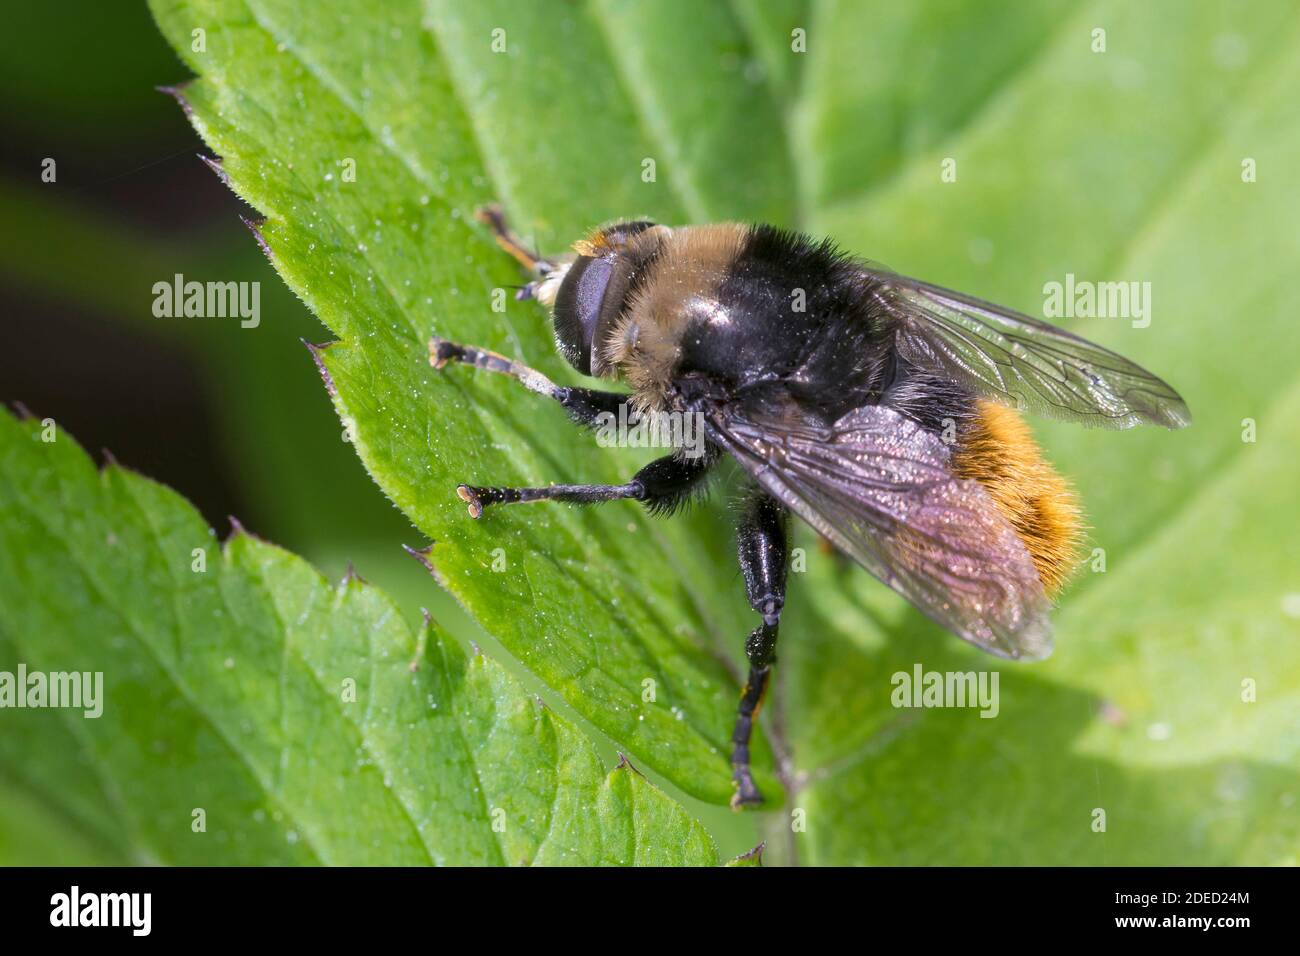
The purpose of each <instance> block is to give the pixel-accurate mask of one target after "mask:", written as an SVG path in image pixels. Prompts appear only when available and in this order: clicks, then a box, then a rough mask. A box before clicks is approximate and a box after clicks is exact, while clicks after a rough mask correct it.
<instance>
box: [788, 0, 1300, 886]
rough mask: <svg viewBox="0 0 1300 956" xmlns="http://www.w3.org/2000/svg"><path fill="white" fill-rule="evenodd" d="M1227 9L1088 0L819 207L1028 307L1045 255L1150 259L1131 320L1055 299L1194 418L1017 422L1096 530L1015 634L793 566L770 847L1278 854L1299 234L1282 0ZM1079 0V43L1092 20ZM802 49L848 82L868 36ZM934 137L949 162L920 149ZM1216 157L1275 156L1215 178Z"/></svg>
mask: <svg viewBox="0 0 1300 956" xmlns="http://www.w3.org/2000/svg"><path fill="white" fill-rule="evenodd" d="M1031 6H1033V5H1031ZM1175 7H1176V9H1177V11H1178V17H1179V23H1180V28H1179V30H1178V31H1177V32H1176V33H1174V32H1170V31H1169V30H1168V29H1167V25H1168V23H1169V20H1168V18H1169V17H1170V16H1173V15H1174V13H1173V11H1174V9H1175ZM1252 11H1253V12H1252V16H1251V17H1250V18H1241V17H1239V16H1237V15H1235V14H1234V13H1233V12H1232V11H1229V10H1223V9H1220V8H1219V7H1218V6H1217V5H1215V4H1209V3H1205V4H1177V5H1171V4H1160V3H1154V4H1139V5H1131V4H1129V5H1120V4H1092V5H1086V6H1084V7H1082V8H1080V10H1079V12H1077V13H1076V14H1075V15H1073V16H1070V17H1066V18H1063V19H1062V20H1061V21H1060V22H1059V23H1058V24H1057V25H1056V26H1055V27H1054V28H1053V29H1051V30H1050V31H1047V32H1046V33H1044V34H1043V35H1042V36H1041V37H1040V39H1039V41H1038V42H1039V49H1038V51H1037V52H1036V53H1035V54H1034V56H1032V57H1031V58H1029V59H1027V60H1026V61H1025V62H1024V63H1023V65H1021V66H1020V67H1019V68H1018V69H1017V70H1016V71H1015V72H1014V73H1012V74H1010V75H1009V76H1007V77H1005V78H1004V79H1003V80H1002V81H1001V83H1000V85H999V87H998V89H997V90H996V95H995V96H993V97H991V98H986V99H985V101H984V102H983V103H982V104H980V105H979V106H978V107H977V108H976V109H974V110H973V111H972V112H971V113H970V114H969V115H966V116H964V117H962V118H961V120H960V122H958V123H956V124H955V125H954V126H953V128H952V129H950V130H949V131H947V132H945V133H944V134H943V135H942V136H941V137H940V138H939V141H938V142H937V143H936V144H934V145H933V146H931V147H928V148H925V149H923V150H921V151H920V152H918V153H917V154H916V155H915V156H914V157H912V158H911V160H910V162H905V163H903V165H902V166H901V168H900V172H899V173H898V174H897V175H895V176H894V177H892V178H889V179H886V180H885V181H883V182H882V183H879V184H877V185H875V186H874V187H873V188H871V189H869V190H867V191H866V192H865V193H863V194H862V195H859V196H855V197H850V198H843V199H841V200H840V201H838V202H835V203H832V204H830V205H828V206H827V207H825V208H824V209H822V210H820V211H819V213H818V216H817V222H818V223H819V224H820V227H821V228H824V229H826V230H829V231H833V232H834V233H836V234H837V235H838V236H839V237H840V238H841V239H842V240H843V241H844V242H845V243H847V244H848V245H850V247H852V248H855V249H861V250H864V251H867V252H869V253H870V254H871V255H872V256H873V257H878V258H880V259H882V260H883V261H885V262H888V263H890V264H891V265H892V266H893V267H895V268H897V269H900V270H902V271H904V272H908V273H912V274H919V275H923V276H926V277H927V278H931V279H933V280H935V281H938V282H942V283H944V284H947V285H950V286H954V287H957V288H963V289H968V290H970V291H972V292H974V293H976V294H979V295H983V296H985V297H987V298H990V299H993V300H995V301H1001V302H1006V303H1008V304H1010V305H1013V306H1017V307H1020V308H1022V309H1024V310H1025V311H1028V312H1030V313H1033V312H1035V311H1038V310H1039V308H1040V307H1041V302H1042V292H1043V290H1042V286H1043V284H1044V283H1045V282H1048V281H1053V280H1055V281H1063V280H1064V278H1065V274H1066V273H1067V272H1073V273H1074V274H1076V275H1077V276H1078V278H1080V279H1089V280H1094V281H1096V280H1138V281H1149V282H1150V283H1151V288H1152V302H1153V308H1152V321H1151V324H1150V326H1149V327H1146V328H1134V327H1133V326H1132V323H1130V322H1129V321H1125V320H1115V319H1091V320H1079V321H1076V322H1073V323H1068V324H1070V325H1071V326H1072V327H1073V328H1075V329H1076V330H1077V331H1079V332H1080V333H1081V334H1083V335H1085V336H1087V337H1089V338H1092V339H1095V340H1097V341H1100V342H1103V343H1106V344H1108V345H1110V346H1111V347H1113V348H1116V349H1117V350H1118V351H1120V352H1121V353H1123V354H1126V355H1130V356H1132V357H1134V358H1135V359H1137V360H1139V361H1141V362H1142V363H1143V364H1145V365H1147V366H1148V367H1149V368H1152V369H1154V370H1156V371H1157V372H1158V373H1159V374H1161V375H1163V376H1166V377H1167V378H1168V379H1169V380H1170V381H1171V382H1173V383H1174V384H1175V385H1176V386H1177V387H1178V388H1179V389H1180V391H1182V393H1183V394H1184V395H1185V396H1186V397H1187V399H1188V403H1189V405H1190V406H1191V408H1192V410H1193V414H1194V416H1195V424H1194V425H1193V427H1192V428H1191V429H1190V430H1188V431H1185V432H1177V433H1164V432H1155V431H1150V430H1138V431H1135V432H1131V433H1124V434H1116V433H1112V432H1102V431H1086V430H1082V429H1078V428H1075V427H1073V426H1069V425H1064V424H1057V423H1051V424H1050V425H1047V424H1043V425H1039V426H1036V427H1038V428H1039V430H1040V432H1041V434H1042V436H1043V437H1044V439H1045V443H1046V445H1047V447H1048V450H1049V453H1050V457H1051V458H1052V459H1054V460H1055V461H1056V462H1057V463H1058V465H1059V466H1060V467H1061V470H1062V471H1063V472H1064V473H1065V474H1067V475H1069V476H1071V477H1072V478H1073V479H1074V480H1075V482H1076V484H1077V486H1078V488H1079V491H1080V494H1081V498H1082V500H1083V502H1084V505H1085V508H1086V511H1087V515H1088V519H1089V524H1090V526H1091V527H1090V538H1091V540H1090V541H1089V543H1088V547H1089V548H1093V547H1096V548H1103V549H1104V550H1105V559H1106V565H1105V571H1104V573H1101V572H1100V571H1097V570H1093V568H1094V567H1096V565H1095V564H1089V565H1085V567H1084V568H1083V570H1082V572H1081V573H1080V574H1079V575H1078V580H1077V581H1076V582H1075V584H1074V586H1073V587H1072V588H1071V589H1070V590H1069V591H1068V592H1067V593H1066V595H1065V596H1064V598H1063V599H1062V606H1061V609H1060V612H1059V613H1058V614H1057V616H1056V630H1057V650H1056V653H1055V654H1054V656H1053V657H1052V659H1051V660H1050V661H1048V662H1047V663H1045V664H1042V665H1019V666H1016V665H1004V664H1001V663H999V662H994V661H992V660H990V659H988V658H986V657H981V656H979V655H978V654H975V653H972V652H968V651H967V650H966V649H964V648H961V647H958V646H956V645H955V644H954V642H952V641H950V640H949V639H947V638H946V637H944V636H942V635H940V634H938V632H937V631H936V630H935V629H934V628H932V627H930V626H929V625H927V624H926V623H925V622H924V621H922V620H921V619H920V618H919V616H918V615H916V614H915V613H914V612H908V611H906V610H904V609H903V608H901V607H900V606H899V605H898V603H897V602H888V603H885V602H879V603H877V602H874V601H872V602H871V603H870V604H869V607H870V609H871V610H872V611H874V612H876V613H877V614H883V618H882V621H881V625H882V626H879V627H864V626H863V624H862V621H861V613H862V608H863V607H864V606H868V602H867V601H865V600H861V599H859V598H857V597H855V595H864V596H866V595H874V594H875V593H876V591H874V590H873V588H874V585H872V584H870V583H868V582H867V581H865V580H864V577H863V576H862V575H857V574H854V575H842V574H840V573H839V572H831V573H829V574H821V573H819V569H817V568H814V569H812V570H811V571H810V574H809V576H808V578H809V579H810V580H809V581H808V583H809V584H812V585H813V588H812V593H811V594H810V593H809V592H808V591H805V592H804V594H802V595H799V596H798V597H801V598H802V600H800V601H798V603H795V599H793V598H792V600H791V605H790V606H791V609H792V610H791V613H790V615H789V617H788V623H787V625H786V631H787V634H792V633H799V632H802V633H804V634H807V635H809V637H810V639H811V640H810V641H809V642H808V643H805V644H804V646H802V647H801V648H800V649H799V653H798V654H797V655H796V654H794V653H792V652H790V651H789V650H788V648H787V653H786V654H785V656H784V657H783V661H784V662H785V663H786V664H787V673H786V674H785V675H784V679H785V681H786V682H787V683H786V686H784V687H779V688H778V692H779V693H780V692H784V693H785V694H786V695H787V696H786V698H785V699H786V705H787V707H788V708H789V709H790V713H791V716H790V718H789V720H790V729H791V734H792V737H793V740H792V747H793V749H794V752H795V754H796V762H797V766H798V771H797V773H798V778H799V784H798V786H797V788H796V789H797V791H798V792H797V793H796V795H795V796H794V797H793V798H792V801H793V803H794V804H796V805H797V806H800V807H802V808H803V809H804V810H805V812H806V814H807V831H806V833H805V834H803V835H800V836H797V837H796V838H794V840H793V841H792V840H789V839H787V840H786V842H785V843H783V844H778V845H781V846H785V847H787V849H788V850H789V851H790V852H791V853H792V854H793V855H795V856H796V857H797V858H799V859H801V860H803V861H805V862H811V863H827V864H830V863H861V862H872V863H904V864H923V863H952V862H960V863H963V864H989V863H992V864H1018V863H1035V864H1057V865H1061V864H1072V865H1073V864H1084V863H1095V864H1103V863H1109V864H1161V865H1171V864H1179V865H1186V864H1202V865H1204V864H1223V863H1229V864H1241V863H1279V862H1292V863H1293V862H1295V860H1296V855H1295V854H1296V846H1297V845H1300V823H1298V822H1297V817H1296V814H1295V810H1294V803H1295V799H1296V793H1297V792H1298V788H1300V775H1297V772H1296V767H1297V766H1298V765H1300V745H1298V744H1297V736H1296V727H1297V725H1296V717H1295V715H1296V714H1297V713H1300V654H1297V653H1296V646H1297V638H1300V622H1298V621H1297V619H1296V618H1297V612H1296V610H1295V602H1296V598H1295V596H1294V595H1295V594H1296V593H1297V582H1296V578H1295V573H1294V569H1295V567H1296V566H1297V556H1298V555H1300V551H1298V550H1297V546H1296V544H1295V541H1294V540H1293V539H1292V536H1290V535H1287V534H1285V533H1281V534H1280V533H1279V532H1280V531H1281V528H1280V526H1279V522H1282V523H1285V520H1286V519H1285V518H1284V517H1283V516H1284V515H1290V514H1293V513H1294V512H1295V508H1296V497H1295V489H1296V487H1297V485H1298V480H1297V479H1298V478H1300V474H1298V471H1300V469H1298V467H1297V463H1296V460H1295V456H1294V448H1295V444H1296V441H1297V438H1300V432H1297V428H1296V421H1297V417H1296V416H1297V412H1298V411H1300V408H1297V404H1296V402H1297V397H1298V383H1297V376H1296V368H1295V362H1294V359H1293V357H1292V356H1291V355H1290V354H1288V352H1287V350H1286V349H1284V348H1279V344H1280V343H1282V342H1285V341H1290V340H1291V339H1293V338H1294V331H1293V328H1292V326H1293V324H1294V320H1293V316H1294V315H1295V312H1296V309H1297V306H1298V305H1300V301H1298V300H1300V295H1298V294H1297V290H1296V287H1295V285H1294V283H1293V282H1291V281H1289V279H1288V278H1287V275H1288V272H1289V271H1290V270H1289V266H1285V267H1284V266H1282V265H1281V264H1282V263H1289V262H1293V261H1294V260H1295V257H1296V255H1297V253H1300V240H1298V239H1297V236H1296V233H1295V229H1294V228H1293V225H1292V224H1293V223H1294V222H1295V221H1296V218H1297V216H1300V196H1298V195H1297V193H1296V191H1295V190H1294V188H1292V185H1291V183H1290V182H1289V179H1290V177H1289V175H1287V174H1285V173H1283V172H1282V171H1283V170H1285V169H1289V168H1291V167H1293V166H1294V164H1295V161H1296V158H1297V157H1298V156H1300V130H1298V129H1297V127H1296V124H1295V122H1294V119H1293V113H1294V95H1293V92H1292V91H1293V90H1294V89H1295V87H1296V85H1297V83H1298V82H1300V56H1297V54H1298V53H1300V34H1298V32H1297V27H1298V26H1300V23H1298V22H1297V18H1296V13H1297V8H1296V4H1294V3H1275V4H1259V5H1257V6H1255V7H1252ZM1027 15H1028V16H1030V17H1031V18H1032V17H1033V16H1034V14H1033V13H1032V12H1029V13H1028V14H1027ZM1097 26H1104V27H1105V28H1106V29H1107V34H1108V50H1107V52H1106V53H1105V54H1094V53H1092V52H1091V49H1090V43H1091V38H1090V34H1091V30H1092V29H1093V28H1094V27H1097ZM845 46H846V47H847V44H846V45H845ZM855 66H856V69H857V70H858V72H855ZM822 68H823V69H824V70H825V71H827V75H828V76H829V75H832V74H834V75H836V76H838V78H839V79H838V81H837V82H842V83H843V84H844V85H845V86H847V87H848V88H850V89H854V88H858V87H859V85H860V84H861V82H862V81H863V78H864V77H863V71H870V70H871V69H872V68H873V66H872V61H871V60H870V59H869V58H863V57H857V56H854V55H852V51H850V50H848V49H847V48H846V49H845V50H844V54H843V56H842V57H841V58H840V59H838V60H836V61H835V62H834V63H825V64H823V65H822ZM947 104H948V97H947V96H946V94H944V93H943V92H942V91H936V93H935V95H934V99H933V102H923V103H913V104H912V106H911V107H909V109H910V111H911V113H910V114H909V115H913V116H915V115H917V114H919V115H921V116H926V115H928V116H930V117H932V118H934V121H935V122H939V119H940V118H941V117H943V116H944V115H945V111H946V109H947ZM916 122H918V123H923V122H925V121H924V120H923V119H918V120H916ZM828 136H830V137H832V138H833V137H834V132H833V131H832V132H830V133H828ZM818 152H820V149H819V150H818ZM947 156H951V157H955V158H956V159H957V162H958V179H957V182H956V183H948V184H945V183H942V182H940V180H939V177H938V170H939V163H940V160H941V159H942V158H943V157H947ZM1246 157H1252V158H1254V159H1255V160H1256V162H1257V163H1258V166H1259V168H1260V169H1271V170H1273V171H1274V172H1275V173H1277V174H1278V175H1269V176H1262V175H1261V176H1260V177H1259V180H1258V182H1254V183H1246V182H1243V180H1242V161H1243V159H1244V158H1246ZM1245 419H1251V420H1253V421H1255V422H1257V423H1258V429H1259V431H1258V434H1259V438H1258V442H1257V443H1249V442H1245V441H1243V426H1244V420H1245ZM877 590H878V589H877ZM812 605H815V606H816V608H817V613H812V612H811V606H812ZM882 606H883V608H884V610H883V612H882V611H881V610H880V608H881V607H882ZM804 612H807V613H804ZM796 621H798V623H796ZM882 635H883V637H882ZM787 641H788V638H787ZM810 644H811V645H812V646H809V645H810ZM917 663H921V664H922V665H923V666H924V668H925V669H926V670H958V671H966V670H995V671H997V672H999V673H1000V675H1001V711H1000V714H999V717H998V718H997V719H993V720H982V719H979V717H978V715H977V714H976V713H975V712H974V711H969V710H967V711H952V710H950V711H939V710H899V709H895V708H893V707H892V706H891V704H890V693H891V691H892V689H893V687H892V685H891V683H890V680H891V677H892V675H893V674H895V673H897V672H899V671H904V672H911V671H912V668H913V667H914V665H915V664H917ZM791 671H793V673H790V672H791ZM1246 680H1251V681H1254V682H1255V684H1256V685H1257V693H1258V699H1257V702H1255V703H1248V702H1244V701H1243V699H1242V695H1243V681H1246ZM1098 808H1100V809H1102V810H1104V811H1105V812H1106V826H1107V828H1106V831H1105V832H1095V831H1094V829H1093V824H1094V811H1095V810H1096V809H1098ZM850 830H851V831H853V833H854V835H853V837H852V838H849V837H848V836H847V835H846V834H847V833H848V832H849V831H850Z"/></svg>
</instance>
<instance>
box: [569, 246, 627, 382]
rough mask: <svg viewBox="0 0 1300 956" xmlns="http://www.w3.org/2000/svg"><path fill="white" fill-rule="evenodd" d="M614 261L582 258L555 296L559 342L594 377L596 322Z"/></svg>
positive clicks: (572, 360) (572, 361)
mask: <svg viewBox="0 0 1300 956" xmlns="http://www.w3.org/2000/svg"><path fill="white" fill-rule="evenodd" d="M613 270H614V262H613V260H612V259H606V258H599V259H593V258H592V257H591V256H578V258H577V259H576V260H574V263H573V265H571V266H570V267H569V271H568V274H566V275H565V277H564V281H563V282H562V283H561V284H560V290H559V292H558V293H557V295H556V297H555V340H556V343H557V344H558V345H559V347H560V351H561V352H562V353H563V355H564V357H565V359H567V360H568V362H569V364H570V365H572V366H573V367H574V368H576V369H577V370H578V371H579V372H581V373H582V374H584V375H590V374H591V345H592V339H593V338H594V337H595V334H596V322H597V320H598V319H599V318H600V308H601V305H602V303H603V302H604V301H605V290H606V288H607V287H608V286H609V280H610V276H611V275H612V274H613Z"/></svg>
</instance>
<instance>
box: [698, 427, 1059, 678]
mask: <svg viewBox="0 0 1300 956" xmlns="http://www.w3.org/2000/svg"><path fill="white" fill-rule="evenodd" d="M706 422H707V425H706V428H707V429H708V431H709V434H710V438H711V439H712V440H713V441H715V442H716V443H717V444H718V445H720V446H721V447H723V448H725V449H726V450H727V451H728V452H730V453H731V454H732V455H733V456H734V457H735V458H736V459H737V460H739V461H740V463H741V464H742V465H743V466H744V467H745V469H746V470H747V471H748V472H749V473H750V474H751V475H752V476H753V477H754V478H755V479H756V480H757V481H758V482H759V484H761V485H762V486H763V487H764V488H765V489H766V490H767V491H768V493H769V494H771V495H772V496H773V497H775V498H777V499H778V500H779V501H781V502H783V503H784V504H785V505H786V507H788V508H790V509H791V510H792V511H794V512H795V513H796V514H797V515H799V516H800V517H801V518H803V519H804V520H805V521H806V522H808V524H810V525H812V527H813V528H814V529H816V530H817V531H818V532H819V533H821V534H822V535H824V536H825V537H826V538H827V539H829V540H830V541H831V543H833V544H834V545H835V546H836V547H838V548H839V549H840V550H841V551H843V552H844V553H845V554H847V555H848V556H849V557H851V558H853V559H854V560H855V561H857V562H858V563H859V564H861V565H862V566H863V567H865V568H866V569H867V570H868V571H870V572H871V573H872V574H874V575H875V576H876V577H877V578H879V579H880V580H881V581H883V582H884V583H885V584H887V585H889V586H890V587H891V588H893V589H894V590H895V591H897V592H898V593H899V594H901V595H902V596H903V597H905V598H907V600H909V601H910V602H911V603H912V604H914V605H915V606H916V607H917V608H918V609H920V610H921V611H923V612H924V613H925V614H926V615H927V616H928V617H930V618H931V619H933V620H934V621H935V622H937V623H938V624H940V625H942V626H943V627H945V628H947V629H948V630H950V631H952V632H953V633H954V634H957V635H958V636H959V637H962V638H964V639H966V640H968V641H970V642H971V643H972V644H975V645H977V646H979V647H982V648H984V649H985V650H987V651H991V652H992V653H994V654H998V655H1000V656H1003V657H1024V658H1040V657H1046V656H1047V654H1048V653H1050V652H1051V629H1050V626H1049V624H1048V621H1047V611H1048V601H1047V598H1046V596H1045V595H1044V593H1043V586H1042V583H1041V581H1040V580H1039V577H1038V572H1037V570H1036V569H1035V567H1034V563H1033V560H1032V559H1031V558H1030V556H1029V553H1028V551H1026V549H1025V546H1024V544H1023V543H1022V542H1021V540H1020V538H1019V537H1018V536H1017V535H1016V533H1015V531H1014V530H1013V529H1012V527H1011V525H1010V523H1009V522H1008V521H1007V520H1006V519H1005V518H1003V517H1002V515H1001V513H1000V512H999V511H998V510H997V507H996V506H995V505H994V504H993V501H992V499H990V498H989V496H988V494H987V493H986V492H985V491H984V489H983V487H981V486H980V485H979V484H978V483H977V482H975V481H963V480H959V479H956V478H954V477H953V476H952V475H951V474H950V473H949V471H948V457H949V456H948V449H947V447H946V446H945V445H944V444H943V442H942V441H940V440H939V439H938V438H937V437H935V436H934V435H932V434H930V433H929V432H927V431H925V430H924V429H923V428H921V427H920V426H918V425H916V424H914V423H913V422H911V421H910V420H908V419H906V418H904V417H903V416H901V415H899V414H898V413H897V412H895V411H893V410H892V409H890V408H885V407H883V406H878V405H872V406H866V407H864V408H859V409H856V410H854V411H852V412H850V413H849V414H847V415H845V416H844V418H842V419H841V420H840V421H839V422H837V423H836V424H835V425H834V426H833V427H831V428H826V429H822V428H817V427H815V426H810V425H807V424H804V423H801V422H797V421H793V420H791V419H790V418H789V417H788V416H781V415H778V414H767V415H758V416H747V415H742V414H740V413H738V411H737V410H736V409H734V408H732V407H728V406H722V407H720V408H717V409H714V410H713V411H711V412H709V413H707V414H706Z"/></svg>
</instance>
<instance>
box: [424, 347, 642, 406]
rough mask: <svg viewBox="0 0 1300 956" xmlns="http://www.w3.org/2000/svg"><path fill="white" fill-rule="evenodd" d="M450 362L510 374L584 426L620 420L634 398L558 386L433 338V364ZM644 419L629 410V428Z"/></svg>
mask: <svg viewBox="0 0 1300 956" xmlns="http://www.w3.org/2000/svg"><path fill="white" fill-rule="evenodd" d="M448 362H459V363H461V364H462V365H472V366H473V367H474V368H481V369H483V370H484V371H488V372H496V373H497V374H499V375H509V376H510V377H511V378H513V379H516V380H517V381H519V382H520V383H521V384H522V385H523V386H524V387H525V388H527V389H528V390H529V391H533V392H536V393H537V394H538V395H545V396H546V397H547V398H552V399H554V400H555V401H557V402H559V403H560V404H561V405H563V406H564V409H565V411H567V412H568V413H569V417H570V418H572V419H573V420H574V421H575V422H577V423H578V424H580V425H586V426H588V427H591V428H594V427H596V425H597V424H599V422H598V419H599V418H600V416H601V415H603V414H605V413H609V414H610V415H613V416H615V417H616V418H617V417H618V408H619V406H620V405H623V404H626V403H627V402H628V401H629V399H630V396H629V395H626V394H624V393H623V392H603V391H600V390H599V389H595V388H574V387H572V386H568V385H556V384H555V383H554V382H552V381H551V380H550V379H549V378H547V377H546V376H545V375H543V374H542V373H541V372H539V371H537V370H536V369H531V368H529V367H528V366H527V365H524V364H523V363H522V362H516V361H515V360H514V359H508V358H506V357H505V356H504V355H498V354H497V353H496V352H489V351H488V350H487V349H480V348H476V347H475V346H473V345H459V344H457V343H455V342H448V341H447V340H446V339H440V338H438V337H437V336H435V337H433V338H431V339H429V364H430V365H432V366H433V367H434V368H436V369H441V368H443V367H444V366H445V365H446V364H447V363H448ZM639 418H640V416H639V414H638V413H637V412H636V411H635V410H633V409H632V408H631V407H629V408H628V412H627V419H628V424H629V425H635V424H636V423H637V421H638V419H639Z"/></svg>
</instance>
